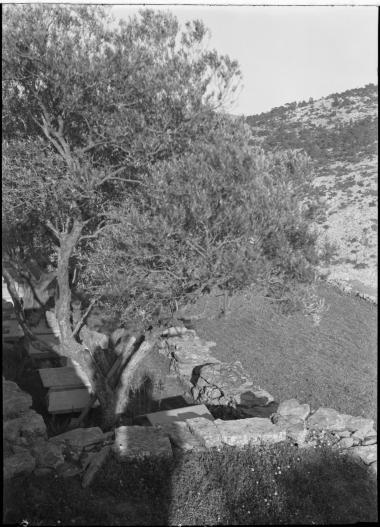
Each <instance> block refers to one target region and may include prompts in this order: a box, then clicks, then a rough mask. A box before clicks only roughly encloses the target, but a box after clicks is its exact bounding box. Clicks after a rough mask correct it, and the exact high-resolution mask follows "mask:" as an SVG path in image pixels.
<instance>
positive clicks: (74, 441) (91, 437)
mask: <svg viewBox="0 0 380 527" xmlns="http://www.w3.org/2000/svg"><path fill="white" fill-rule="evenodd" d="M104 438H105V436H104V434H103V432H102V430H101V429H100V428H99V427H98V426H94V427H92V428H76V429H75V430H69V431H68V432H65V433H64V434H59V435H56V436H53V437H51V438H50V439H49V441H50V442H52V443H58V444H59V443H67V444H68V445H69V446H71V447H72V448H79V449H83V448H85V447H87V446H89V445H95V444H96V443H101V442H102V441H104Z"/></svg>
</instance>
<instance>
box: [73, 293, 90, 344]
mask: <svg viewBox="0 0 380 527" xmlns="http://www.w3.org/2000/svg"><path fill="white" fill-rule="evenodd" d="M95 303H96V300H94V299H93V300H91V302H90V305H89V306H88V308H87V309H86V311H85V313H84V315H83V316H82V318H81V319H80V320H79V322H78V323H77V324H76V326H75V328H74V330H73V333H72V336H73V337H75V336H76V335H77V333H78V331H79V330H80V328H81V327H82V325H83V323H84V321H85V320H86V318H87V317H88V315H89V313H90V311H91V309H92V308H93V306H94V304H95Z"/></svg>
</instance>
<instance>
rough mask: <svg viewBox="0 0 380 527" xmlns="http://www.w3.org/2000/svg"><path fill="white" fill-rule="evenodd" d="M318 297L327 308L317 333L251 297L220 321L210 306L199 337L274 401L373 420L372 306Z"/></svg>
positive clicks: (330, 293) (337, 295)
mask: <svg viewBox="0 0 380 527" xmlns="http://www.w3.org/2000/svg"><path fill="white" fill-rule="evenodd" d="M320 294H321V295H322V296H323V297H324V298H325V299H326V302H327V304H328V305H330V308H329V311H328V312H327V313H326V314H325V315H324V316H323V317H322V321H321V323H320V325H319V326H318V327H315V326H313V325H312V323H311V320H310V319H308V318H306V317H305V316H304V315H302V314H300V313H298V314H295V315H290V316H288V317H284V316H281V315H279V314H277V313H276V312H274V310H273V308H272V306H271V305H270V304H269V303H268V301H267V300H266V299H263V298H259V297H255V296H254V295H253V294H251V293H250V294H245V295H237V296H235V297H233V298H232V299H231V302H230V311H231V312H230V314H229V315H227V317H224V318H217V317H216V318H215V315H216V314H217V312H218V302H219V301H218V299H214V300H213V301H212V302H210V306H209V308H208V311H207V314H208V316H207V318H205V319H203V320H201V321H199V322H198V323H197V324H196V330H197V332H198V333H199V335H200V336H201V337H203V338H206V339H208V340H213V341H215V342H216V343H217V346H216V347H215V348H214V349H213V350H214V351H215V355H216V356H217V357H218V358H219V359H221V360H223V361H232V360H240V361H241V362H242V364H243V366H244V368H245V370H246V371H247V375H249V376H250V377H251V378H252V379H253V380H254V381H255V382H256V383H257V384H258V385H259V386H261V387H262V388H264V389H266V390H268V391H269V392H270V393H271V394H272V395H273V396H274V397H275V399H276V400H277V401H279V402H281V401H283V400H285V399H289V398H293V397H295V398H297V399H298V400H299V401H300V402H302V403H304V402H307V403H309V404H310V405H311V406H312V408H314V409H317V408H319V407H320V406H327V407H332V408H335V409H336V410H339V411H341V412H345V413H348V414H352V415H361V416H366V417H371V418H374V419H376V414H377V411H376V389H377V388H376V371H377V345H376V344H377V326H376V322H377V320H376V319H377V306H375V305H373V304H370V303H368V302H366V301H365V300H362V299H360V298H358V297H353V296H347V295H345V294H343V293H341V292H340V291H339V290H337V289H335V288H332V287H327V286H321V288H320ZM202 309H203V307H202V305H198V306H195V307H194V308H193V311H194V312H196V311H197V310H198V311H202Z"/></svg>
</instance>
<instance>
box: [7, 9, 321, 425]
mask: <svg viewBox="0 0 380 527" xmlns="http://www.w3.org/2000/svg"><path fill="white" fill-rule="evenodd" d="M206 34H207V32H206V30H205V28H204V27H203V25H202V23H201V22H198V21H195V22H192V23H189V24H187V25H186V27H185V29H184V30H183V31H182V30H180V28H179V26H178V22H177V20H176V19H175V18H174V17H173V16H171V15H170V14H166V13H160V12H158V13H156V12H153V11H150V10H145V11H142V12H141V13H140V14H139V16H137V17H134V18H132V19H130V20H129V21H128V22H124V21H122V22H120V24H119V25H117V24H116V23H115V22H114V21H113V22H112V21H111V20H110V19H109V18H108V17H107V13H106V11H105V10H104V9H103V8H100V7H58V6H46V5H45V6H25V5H24V6H9V7H7V8H5V10H4V26H3V138H4V140H3V196H4V198H3V204H4V206H3V235H4V236H5V240H6V244H5V248H6V253H7V255H8V257H9V255H10V254H11V250H12V248H13V247H14V246H15V245H22V246H23V248H24V250H25V252H29V253H30V254H36V253H41V252H44V253H45V255H46V257H47V259H48V260H49V262H50V264H51V265H52V266H53V267H55V269H56V272H57V282H58V298H57V301H56V304H55V315H56V318H57V321H58V325H59V336H60V353H61V354H63V355H65V356H67V357H69V358H70V359H71V360H72V362H73V364H74V365H75V367H76V368H77V371H78V374H79V375H80V376H81V377H83V379H84V380H86V382H90V384H91V386H92V390H93V392H94V393H96V394H97V396H98V398H99V400H100V402H101V405H102V408H103V410H104V411H105V415H108V418H109V419H108V420H109V421H111V420H112V418H113V413H114V411H115V408H116V406H115V405H116V403H115V400H114V399H115V397H114V394H115V393H124V394H125V392H126V386H125V383H127V381H128V379H129V378H130V377H129V374H127V375H123V376H122V379H121V382H122V386H121V388H120V387H119V389H118V390H115V386H114V385H112V383H111V386H110V382H109V379H108V380H106V379H105V376H104V375H101V374H100V373H99V371H100V368H99V367H95V362H94V355H93V354H92V355H91V353H87V352H86V350H85V347H86V342H85V340H86V332H85V331H82V333H80V332H79V329H80V328H81V326H82V325H83V314H82V313H80V311H78V308H77V304H76V303H75V302H73V301H72V300H73V298H72V281H71V273H72V272H73V269H74V267H75V268H76V269H78V270H79V276H80V279H79V283H80V284H81V285H82V288H85V290H86V291H87V298H88V301H94V299H99V300H100V301H102V302H103V304H107V303H108V305H112V307H113V309H115V308H116V309H117V310H118V312H119V314H121V316H122V319H123V317H124V321H125V320H126V319H135V320H137V321H139V322H140V325H141V328H146V327H147V326H149V325H152V323H154V320H155V318H154V317H155V314H157V311H159V310H160V309H161V308H166V307H169V308H170V307H171V306H173V305H178V303H180V302H184V301H187V300H189V299H191V298H192V297H193V295H194V294H197V293H198V294H199V292H202V291H204V290H205V289H210V288H212V287H213V286H219V287H221V288H223V289H225V290H231V291H232V290H235V289H237V288H239V287H243V286H244V285H246V284H248V283H250V282H252V281H254V280H256V281H260V280H261V281H263V282H265V283H266V284H267V285H270V286H271V287H272V286H273V284H274V287H276V284H277V285H278V284H280V285H281V284H284V283H285V282H286V279H287V280H292V279H301V280H304V281H307V280H310V277H311V275H312V268H311V263H312V262H313V258H314V257H315V254H314V241H315V237H314V236H313V234H311V233H310V232H309V229H308V223H307V222H305V218H304V215H303V212H302V209H301V208H300V207H299V200H300V196H301V195H302V193H304V192H305V188H307V187H308V185H309V184H310V178H311V171H310V167H309V164H308V160H307V158H306V157H305V156H303V155H301V154H297V153H294V152H288V153H277V154H274V155H269V154H264V152H262V151H260V150H257V149H252V148H251V147H250V146H249V144H250V139H251V135H250V131H249V129H248V128H247V126H245V125H244V123H243V120H241V119H231V118H229V117H228V116H226V115H225V114H223V113H221V111H220V110H222V109H223V108H224V107H225V104H226V103H227V102H228V101H229V99H230V97H231V95H232V94H233V92H234V91H235V89H236V87H237V86H238V84H239V80H240V73H239V69H238V65H237V63H236V62H234V61H231V60H230V59H229V58H228V57H225V56H220V55H218V53H216V52H215V51H208V50H207V48H206V47H205V37H206ZM77 274H78V273H77ZM83 307H84V310H86V308H87V306H83ZM87 347H89V346H87ZM149 347H150V341H149V339H147V342H146V343H145V344H144V345H143V346H141V347H140V348H139V350H138V352H137V354H135V356H134V358H133V360H132V361H130V362H129V367H130V370H131V371H132V369H133V368H132V367H133V366H134V365H136V364H137V363H138V360H140V359H141V358H142V357H143V356H144V353H145V352H146V351H147V350H148V349H149ZM90 351H91V350H90ZM98 366H99V365H98ZM103 374H104V372H103ZM118 408H119V409H120V408H122V406H120V405H119V406H118Z"/></svg>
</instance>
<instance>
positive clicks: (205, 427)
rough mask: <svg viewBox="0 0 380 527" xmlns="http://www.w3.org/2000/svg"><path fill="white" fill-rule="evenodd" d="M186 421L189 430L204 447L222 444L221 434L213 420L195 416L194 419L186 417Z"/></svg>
mask: <svg viewBox="0 0 380 527" xmlns="http://www.w3.org/2000/svg"><path fill="white" fill-rule="evenodd" d="M186 422H187V425H188V427H189V429H190V432H191V433H192V434H193V435H194V436H195V437H196V438H197V439H199V440H200V441H201V443H202V445H204V446H205V447H206V448H213V447H221V446H222V444H223V442H222V436H221V434H220V430H219V429H218V427H217V426H215V424H214V422H212V421H210V420H209V419H206V418H205V417H195V418H194V419H188V420H187V421H186Z"/></svg>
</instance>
